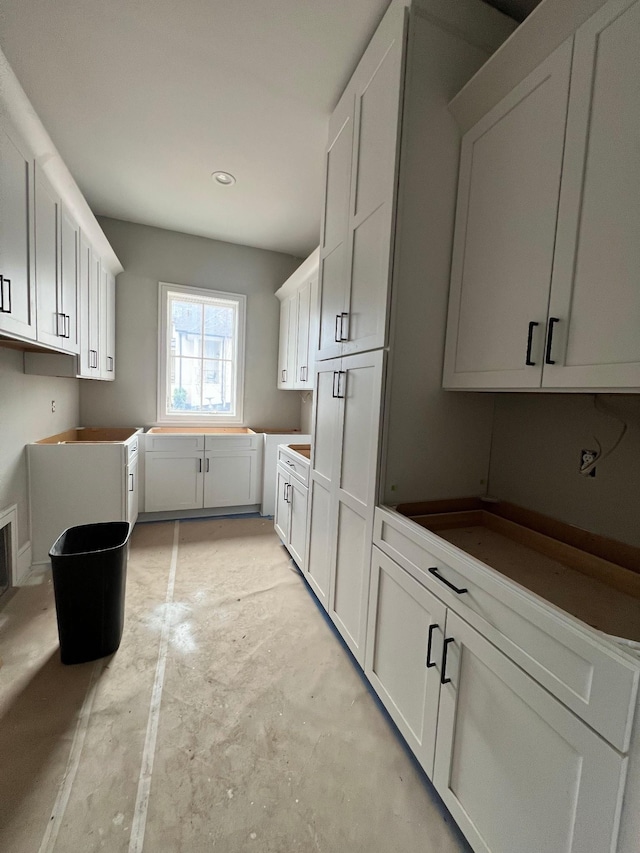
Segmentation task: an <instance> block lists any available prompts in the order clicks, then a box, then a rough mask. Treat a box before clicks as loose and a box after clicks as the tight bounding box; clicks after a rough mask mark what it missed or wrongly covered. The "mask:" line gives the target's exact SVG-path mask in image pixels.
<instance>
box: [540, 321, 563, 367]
mask: <svg viewBox="0 0 640 853" xmlns="http://www.w3.org/2000/svg"><path fill="white" fill-rule="evenodd" d="M559 322H560V318H559V317H549V331H548V332H547V349H546V352H545V354H544V363H545V364H555V361H554V360H553V359H552V358H551V347H552V345H553V327H554V326H555V324H556V323H559Z"/></svg>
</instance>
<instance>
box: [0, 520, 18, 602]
mask: <svg viewBox="0 0 640 853" xmlns="http://www.w3.org/2000/svg"><path fill="white" fill-rule="evenodd" d="M17 521H18V509H17V507H15V506H12V507H9V508H8V509H4V510H2V511H0V595H2V594H3V593H5V592H6V591H7V590H8V589H9V588H10V587H12V586H13V585H14V583H15V578H16V572H17V568H18V567H17V561H18V535H17Z"/></svg>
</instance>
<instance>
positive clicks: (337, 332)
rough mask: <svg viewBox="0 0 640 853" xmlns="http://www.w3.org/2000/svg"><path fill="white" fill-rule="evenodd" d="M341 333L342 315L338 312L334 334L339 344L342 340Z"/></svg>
mask: <svg viewBox="0 0 640 853" xmlns="http://www.w3.org/2000/svg"><path fill="white" fill-rule="evenodd" d="M341 335H342V315H341V314H336V330H335V332H334V334H333V339H334V341H335V342H336V343H337V344H339V343H340V340H341V337H340V336H341Z"/></svg>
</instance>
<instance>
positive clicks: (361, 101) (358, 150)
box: [316, 3, 407, 359]
mask: <svg viewBox="0 0 640 853" xmlns="http://www.w3.org/2000/svg"><path fill="white" fill-rule="evenodd" d="M406 19H407V13H406V9H405V7H404V5H403V4H400V3H393V4H391V6H390V7H389V9H388V11H387V13H386V15H385V17H384V18H383V20H382V22H381V24H380V26H379V27H378V29H377V30H376V33H375V35H374V37H373V39H372V40H371V42H370V44H369V46H368V47H367V49H366V51H365V53H364V55H363V57H362V59H361V60H360V63H359V64H358V67H357V69H356V71H355V73H354V75H353V77H352V79H351V81H350V83H349V85H348V87H347V89H346V90H345V92H344V93H343V95H342V98H341V99H340V101H339V103H338V106H337V107H336V110H335V112H334V113H333V115H332V117H331V121H330V127H329V145H328V147H327V155H326V178H325V198H324V216H323V225H322V241H321V267H320V281H321V285H320V328H319V339H318V347H317V350H318V351H317V356H316V357H317V358H318V359H326V358H334V357H336V356H340V355H347V354H349V353H353V352H361V351H364V350H370V349H376V348H378V347H382V346H384V344H385V337H386V322H387V303H388V291H389V280H390V274H391V249H392V235H393V230H394V218H395V194H396V180H397V168H396V167H397V160H398V129H399V124H400V102H401V98H400V93H401V89H402V73H403V53H404V44H405V30H406Z"/></svg>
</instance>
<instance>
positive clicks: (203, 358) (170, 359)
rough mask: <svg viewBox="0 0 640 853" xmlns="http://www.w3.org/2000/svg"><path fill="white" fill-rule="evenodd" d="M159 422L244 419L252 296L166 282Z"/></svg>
mask: <svg viewBox="0 0 640 853" xmlns="http://www.w3.org/2000/svg"><path fill="white" fill-rule="evenodd" d="M159 304H160V335H159V364H158V421H159V422H161V423H162V422H164V423H174V424H175V423H180V422H181V421H183V422H186V421H190V422H192V423H196V424H197V423H200V422H207V423H218V424H225V423H228V424H237V423H242V389H243V380H244V375H243V374H244V316H245V304H246V297H245V296H242V295H240V294H237V293H220V292H218V291H216V290H205V289H203V288H198V287H185V286H183V285H179V284H165V283H164V282H161V283H160V298H159Z"/></svg>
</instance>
